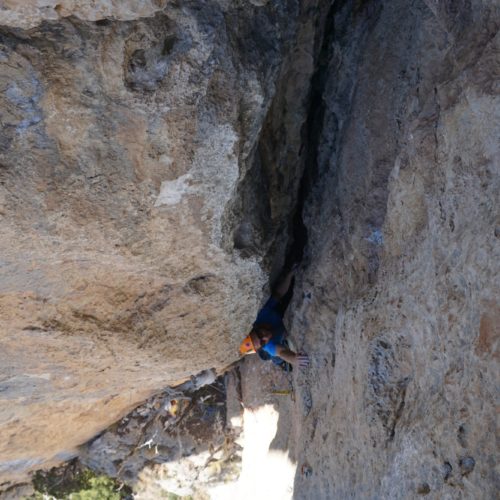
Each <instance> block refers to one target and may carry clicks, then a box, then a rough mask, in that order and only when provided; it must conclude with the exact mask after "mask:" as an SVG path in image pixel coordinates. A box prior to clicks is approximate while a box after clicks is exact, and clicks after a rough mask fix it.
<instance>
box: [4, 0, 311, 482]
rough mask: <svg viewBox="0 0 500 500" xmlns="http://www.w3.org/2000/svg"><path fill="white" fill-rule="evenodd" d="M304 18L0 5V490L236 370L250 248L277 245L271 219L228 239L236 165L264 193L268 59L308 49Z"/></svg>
mask: <svg viewBox="0 0 500 500" xmlns="http://www.w3.org/2000/svg"><path fill="white" fill-rule="evenodd" d="M320 13H321V11H320V9H317V8H316V5H315V2H308V3H305V4H304V5H302V6H299V5H298V4H297V3H296V2H294V1H282V2H247V1H240V2H232V1H231V2H227V1H224V0H221V1H210V2H195V1H192V2H168V4H167V3H166V2H162V1H154V2H131V1H129V2H64V1H63V2H58V3H57V4H54V5H51V4H50V2H29V3H26V2H17V3H16V2H9V4H8V6H4V7H3V8H2V10H1V11H0V25H3V27H2V28H1V29H0V67H1V68H0V121H1V124H2V128H1V132H0V144H1V148H0V228H1V233H2V238H1V239H0V341H1V343H2V349H1V351H0V366H1V373H0V377H1V378H0V457H1V458H0V474H1V476H2V477H3V478H4V479H5V480H7V479H15V478H16V477H20V476H22V475H23V474H24V473H25V472H26V471H27V470H29V469H30V468H33V467H40V466H42V465H44V464H46V463H47V460H49V459H55V460H60V459H64V458H66V457H68V456H71V454H72V453H73V452H74V448H75V446H76V445H78V444H80V443H82V442H84V441H86V440H87V439H89V438H90V437H92V436H94V435H95V434H96V433H97V432H99V431H100V430H102V429H103V428H105V427H107V426H108V425H109V424H111V423H112V422H114V421H116V420H117V419H118V418H119V417H120V416H122V415H123V414H124V413H125V412H126V411H128V410H130V409H131V408H132V407H134V405H136V404H137V403H138V402H139V401H141V400H143V399H145V398H146V397H147V396H148V395H150V394H151V393H152V392H153V391H155V390H158V389H160V388H162V387H163V386H164V385H166V384H171V383H173V382H175V381H179V380H182V379H184V378H186V377H187V376H188V375H189V374H191V373H196V372H198V371H200V370H202V369H205V368H209V367H215V368H221V367H224V366H227V365H229V364H230V363H232V362H233V361H235V360H236V359H237V357H238V353H237V349H238V345H239V342H240V341H241V338H242V337H243V336H244V335H245V334H246V332H247V329H248V327H249V325H250V324H251V322H252V320H253V318H254V315H255V313H256V310H257V308H258V304H259V301H260V300H261V298H262V291H263V288H264V287H265V286H266V284H267V277H266V275H267V272H268V270H269V269H270V267H271V266H272V262H271V260H272V259H270V258H266V255H268V254H269V251H270V250H269V249H270V248H272V247H273V245H277V246H279V247H280V248H284V247H286V241H285V240H286V238H287V231H286V228H285V229H283V227H284V225H283V224H281V223H280V222H279V221H278V218H277V217H273V224H271V225H269V227H268V229H267V230H266V233H265V240H263V241H257V244H253V243H251V244H250V245H247V244H246V243H245V241H246V240H245V238H246V236H245V234H246V233H245V227H250V228H251V227H252V226H251V225H250V226H248V225H247V226H245V224H241V221H243V222H244V221H245V217H244V215H243V212H244V211H245V210H246V208H245V207H242V206H241V205H239V202H238V199H239V192H240V191H241V190H243V189H246V188H243V187H241V186H243V185H244V184H245V182H247V181H245V179H247V178H248V176H249V172H250V170H252V169H253V170H252V172H253V173H252V182H254V183H255V185H267V184H268V181H267V180H266V178H265V176H266V175H267V174H266V171H265V170H262V169H260V168H257V169H255V167H254V165H255V161H256V158H257V156H256V151H257V145H258V142H259V137H260V133H261V130H262V127H263V123H264V120H265V117H266V115H267V114H268V110H269V107H270V106H271V102H272V99H273V97H274V95H275V94H276V89H277V87H278V86H279V85H281V83H280V78H282V77H283V75H282V74H281V72H282V62H283V60H284V59H290V58H291V57H293V54H295V53H297V52H298V51H299V49H298V48H297V47H298V46H303V47H305V50H306V51H307V50H312V49H310V48H309V46H310V45H311V44H312V42H311V40H313V39H314V37H315V36H316V35H315V31H316V28H315V26H316V24H318V25H319V24H321V17H320V16H319V14H320ZM311 23H312V24H311ZM305 25H307V29H305V28H304V26H305ZM301 33H305V34H303V35H301ZM299 35H300V36H299ZM312 70H313V66H312V64H311V63H310V61H309V59H308V58H307V57H306V58H305V62H304V63H302V62H301V63H300V64H299V65H297V66H296V70H295V71H296V72H297V73H298V74H301V75H303V76H302V80H301V82H302V83H303V84H304V87H303V88H302V87H301V88H299V89H298V90H297V92H298V94H297V95H298V97H299V99H301V100H302V101H304V102H305V97H304V96H306V95H307V82H308V75H309V74H310V73H311V72H312ZM302 109H303V112H302V115H299V120H300V116H302V117H304V116H305V114H304V113H305V106H302ZM297 126H298V123H297ZM268 170H269V167H268ZM297 184H298V183H297V182H295V181H294V182H293V183H292V184H291V186H290V187H291V188H292V189H296V188H297ZM273 190H275V187H274V186H271V188H270V189H266V190H265V191H262V192H259V194H258V202H259V203H262V205H263V206H267V205H269V204H270V203H271V201H272V200H273V198H274V197H273ZM287 196H288V198H287V200H286V203H287V205H286V207H282V208H281V209H280V210H281V214H283V213H286V212H287V211H289V210H290V207H292V206H293V204H294V196H293V192H291V193H290V194H288V195H287ZM283 203H284V202H283ZM276 221H278V222H276ZM278 226H279V227H278ZM241 228H243V230H241ZM257 229H258V228H257ZM247 233H248V231H247ZM242 234H243V239H242V237H241V235H242ZM246 239H247V240H248V238H246ZM242 241H243V243H241V242H242Z"/></svg>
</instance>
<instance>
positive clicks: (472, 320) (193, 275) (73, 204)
mask: <svg viewBox="0 0 500 500" xmlns="http://www.w3.org/2000/svg"><path fill="white" fill-rule="evenodd" d="M61 4H62V2H61ZM12 5H14V4H12ZM79 5H82V9H84V8H87V7H85V5H86V4H85V3H80V4H79ZM102 5H104V3H102V4H101V7H102ZM117 5H118V4H117ZM126 5H128V4H126V3H124V4H123V6H124V7H123V8H124V9H127V8H128V7H126ZM130 5H132V3H130ZM144 5H146V4H144ZM156 7H158V8H159V9H160V10H158V12H157V13H156V14H155V15H154V16H153V17H150V18H147V19H141V20H136V21H130V22H124V21H117V20H113V19H108V18H106V19H103V20H102V21H99V22H95V23H94V22H89V21H85V19H90V16H88V14H85V15H83V14H81V15H80V13H78V16H79V17H80V19H76V18H75V17H71V18H68V19H67V20H63V21H58V22H47V21H45V22H43V23H41V24H40V25H39V26H38V27H36V28H33V29H31V30H29V31H22V30H19V29H11V28H5V29H2V32H1V33H2V34H1V44H2V45H1V53H0V64H1V65H2V71H1V72H0V75H1V76H0V88H1V89H2V92H1V96H0V99H1V102H0V110H1V111H0V113H1V118H0V119H1V122H2V131H1V136H0V144H1V153H0V188H1V190H0V197H1V198H0V211H1V222H0V224H1V231H2V235H3V236H4V237H3V238H2V240H1V241H0V252H1V254H0V255H1V258H2V263H1V265H0V278H1V279H0V286H1V291H2V294H1V295H0V301H1V308H0V314H1V318H0V319H1V322H2V323H1V326H0V334H1V335H2V344H3V349H2V351H1V353H0V356H2V357H1V358H0V363H1V365H2V367H6V368H4V369H2V380H1V384H2V385H1V389H2V390H1V392H0V397H1V398H2V406H1V407H0V425H1V427H0V456H1V457H2V458H1V461H0V471H1V472H3V474H4V477H7V478H13V477H15V475H16V474H21V473H22V472H23V471H25V470H27V469H29V468H30V467H34V466H36V464H40V463H42V462H43V461H44V460H47V459H48V458H51V457H53V456H54V455H56V454H57V453H60V452H61V451H64V450H68V451H71V450H72V448H73V447H74V446H75V445H76V444H78V443H80V442H82V441H83V440H85V439H87V438H90V437H91V436H92V435H94V434H95V433H96V432H97V431H98V430H101V429H103V428H104V427H105V426H106V425H107V424H109V423H110V422H112V421H114V420H116V419H117V418H118V417H119V416H120V415H122V414H123V413H124V411H125V410H126V409H127V408H130V407H132V406H133V405H134V404H135V403H136V402H137V401H138V400H140V399H141V398H144V397H145V396H146V395H147V394H149V393H150V392H152V391H154V390H157V389H158V388H160V387H161V386H162V385H163V384H165V383H167V382H172V381H173V380H175V379H181V378H184V377H186V376H187V375H188V374H190V373H194V372H197V371H199V370H202V369H206V368H208V367H211V366H215V367H221V366H223V365H224V364H228V363H229V362H231V361H233V360H234V358H235V355H234V353H235V350H236V348H237V345H238V342H239V340H240V337H241V335H242V332H244V331H245V330H246V327H247V325H248V324H250V323H251V321H252V319H253V317H254V314H255V312H256V309H257V304H258V301H259V299H260V298H261V292H262V287H263V285H264V283H265V281H266V278H265V275H266V273H270V274H271V277H274V276H275V274H276V272H277V270H278V268H279V266H280V265H281V264H282V263H283V261H285V260H286V258H288V259H289V260H291V259H292V258H293V257H300V256H301V255H303V256H304V258H303V261H302V267H301V269H300V272H299V275H298V277H297V278H298V279H297V281H296V285H295V294H294V299H293V302H292V305H291V308H290V311H289V314H288V317H287V323H288V326H289V329H290V332H291V334H292V337H293V339H294V342H295V344H296V345H297V346H298V347H300V348H301V349H304V350H305V351H307V352H309V354H310V356H311V367H310V369H309V371H307V372H306V373H305V374H302V373H298V372H294V378H295V380H294V381H295V392H296V401H295V404H293V405H292V404H290V401H286V402H284V401H283V402H282V403H278V402H277V403H276V405H278V406H279V407H280V409H281V410H282V417H281V418H280V422H279V424H278V431H277V432H278V433H277V436H276V439H275V440H274V442H273V444H272V446H274V447H276V448H281V449H289V450H290V453H291V457H292V458H293V459H295V460H296V462H297V466H298V467H297V475H296V478H295V485H294V496H295V497H296V498H300V499H302V498H311V499H315V500H316V499H321V498H325V499H330V498H342V499H343V498H350V497H352V498H414V497H418V496H420V495H427V496H428V497H429V498H493V497H494V496H495V493H496V492H497V491H498V489H499V478H498V472H497V471H496V469H495V467H496V446H495V433H496V431H497V430H496V420H495V418H496V413H495V398H496V397H497V396H496V395H497V390H498V383H499V382H500V380H499V374H498V358H499V354H498V333H499V332H498V324H499V320H500V311H499V305H498V297H499V292H500V290H499V288H500V280H499V264H498V262H500V258H499V257H500V255H499V250H498V248H499V245H498V238H499V237H500V216H499V213H498V207H499V201H500V200H499V192H500V181H499V164H500V151H499V148H500V146H499V144H500V141H499V137H500V120H499V116H500V103H499V94H500V89H499V87H498V82H499V81H500V68H499V61H500V35H499V33H498V29H499V25H500V6H499V4H498V2H497V1H494V0H490V1H486V0H432V1H431V0H393V1H390V2H389V1H388V0H387V1H376V0H337V1H335V2H333V6H332V8H331V9H329V7H330V3H326V2H318V5H317V4H316V2H313V1H311V2H306V1H304V2H300V3H296V2H293V1H288V2H284V1H283V2H265V1H258V0H255V1H253V2H243V1H241V2H225V1H222V0H221V1H220V2H194V1H193V2H187V3H186V2H179V3H175V2H172V3H169V4H168V5H167V6H166V7H165V9H164V10H162V9H161V5H160V3H156V4H154V3H151V4H149V6H146V8H151V9H153V10H155V9H156ZM102 8H104V7H102ZM11 10H12V9H11ZM97 10H99V9H96V12H97ZM101 10H102V9H101ZM33 12H34V11H33ZM79 12H80V11H79ZM1 14H2V12H0V16H1ZM75 14H76V10H75ZM61 15H63V14H61ZM65 15H66V14H64V16H65ZM121 15H122V14H118V13H116V14H109V15H108V14H107V15H106V17H116V18H118V17H120V16H121ZM123 15H124V16H125V14H123ZM138 15H142V14H138ZM37 16H38V17H37ZM100 16H102V14H99V17H100ZM42 17H43V16H42ZM96 17H97V14H96ZM0 18H1V17H0ZM35 18H36V19H37V20H32V21H29V23H30V24H29V26H33V25H34V24H38V23H39V19H41V17H40V14H36V15H35V14H33V19H35ZM9 19H12V17H8V16H7V17H6V18H5V21H4V24H8V25H11V26H12V22H11V21H9ZM0 22H1V21H0ZM311 76H312V79H311ZM309 89H311V92H309ZM244 373H247V375H248V377H249V383H250V382H252V381H253V383H254V384H259V383H260V380H259V376H260V375H259V373H258V371H252V370H247V371H246V372H244ZM252 374H253V375H252ZM252 376H253V377H255V378H254V379H251V377H252ZM265 402H266V401H262V404H264V403H265ZM58 456H59V457H63V456H64V455H58Z"/></svg>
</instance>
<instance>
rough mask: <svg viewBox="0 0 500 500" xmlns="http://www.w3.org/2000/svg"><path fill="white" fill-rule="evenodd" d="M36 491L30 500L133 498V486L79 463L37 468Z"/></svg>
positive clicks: (113, 499) (109, 499)
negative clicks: (45, 468) (124, 484)
mask: <svg viewBox="0 0 500 500" xmlns="http://www.w3.org/2000/svg"><path fill="white" fill-rule="evenodd" d="M33 486H34V487H35V494H34V495H32V496H31V497H30V499H31V500H47V497H49V498H55V499H57V500H121V499H123V498H131V493H132V492H131V490H130V488H128V487H126V486H123V487H120V484H119V483H118V482H116V481H115V480H114V479H112V478H110V477H107V476H104V475H97V474H95V473H94V472H92V471H91V470H89V469H86V468H83V467H81V466H80V465H79V464H77V463H76V462H75V463H70V464H69V465H67V466H63V467H54V468H53V469H50V470H49V471H38V472H37V473H36V474H35V476H34V478H33Z"/></svg>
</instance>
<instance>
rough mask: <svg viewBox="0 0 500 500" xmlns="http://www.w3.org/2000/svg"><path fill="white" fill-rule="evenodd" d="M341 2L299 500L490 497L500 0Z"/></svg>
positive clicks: (305, 313)
mask: <svg viewBox="0 0 500 500" xmlns="http://www.w3.org/2000/svg"><path fill="white" fill-rule="evenodd" d="M359 4H360V3H359V2H344V3H340V4H339V7H338V8H335V6H334V9H333V10H332V12H331V19H330V26H332V30H331V32H330V37H329V39H327V40H326V41H325V45H324V49H323V54H324V60H327V61H328V64H327V65H326V66H325V67H323V68H321V69H319V70H318V73H317V74H316V76H315V79H316V81H317V82H318V84H319V85H318V87H317V92H318V97H317V99H318V100H319V99H321V100H322V102H323V109H322V110H321V113H318V112H317V111H316V112H317V114H316V121H315V123H314V127H315V133H314V134H313V137H314V138H315V140H314V141H313V142H311V143H310V144H309V147H310V151H309V154H310V155H313V156H314V158H315V161H314V162H313V165H314V171H312V172H311V178H312V188H311V190H310V192H309V195H308V196H307V199H306V202H305V210H304V221H305V224H306V226H307V229H308V236H309V239H308V244H307V249H306V256H307V262H306V263H305V264H304V271H303V274H302V277H301V279H300V285H299V286H298V287H297V288H296V291H295V294H294V303H293V304H292V308H291V311H290V315H289V321H290V323H289V326H290V330H291V332H292V335H293V336H294V338H295V342H296V344H297V345H298V346H299V347H300V348H301V349H303V350H304V351H306V352H308V353H309V355H310V356H311V359H312V363H311V368H310V370H309V371H308V372H307V373H306V374H299V375H297V378H296V384H297V385H298V390H299V393H300V394H299V396H298V399H299V400H300V404H298V405H297V406H296V407H295V408H294V410H293V411H294V422H295V431H292V432H291V433H290V432H289V431H288V433H289V434H290V435H291V436H292V437H291V439H290V441H289V446H290V447H291V448H292V449H293V450H294V456H295V459H296V460H297V463H298V467H299V469H300V466H301V464H304V463H306V464H308V466H309V467H310V469H311V470H312V475H311V476H310V477H308V475H305V474H300V473H297V476H296V479H295V496H296V498H314V499H331V498H401V499H403V498H416V497H418V496H419V495H426V494H428V495H429V497H430V498H492V497H494V496H495V495H496V491H498V476H497V472H496V471H495V463H496V454H497V446H496V444H495V437H494V436H495V434H496V432H497V428H496V411H495V399H496V398H497V397H498V383H499V371H498V360H499V351H498V349H499V346H498V339H499V330H498V324H499V319H500V317H499V303H498V298H499V292H500V289H499V286H500V280H499V262H500V259H499V257H500V252H499V248H500V247H499V237H500V234H499V227H498V221H499V193H500V177H499V170H500V142H499V140H498V139H499V137H500V120H499V117H500V99H499V90H500V89H499V87H498V82H499V75H500V58H499V54H500V34H499V32H498V29H499V26H500V12H499V8H498V3H496V2H481V1H472V2H451V1H436V2H423V1H394V2H365V3H364V5H363V6H360V5H359Z"/></svg>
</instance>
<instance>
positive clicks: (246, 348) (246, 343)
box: [240, 335, 255, 356]
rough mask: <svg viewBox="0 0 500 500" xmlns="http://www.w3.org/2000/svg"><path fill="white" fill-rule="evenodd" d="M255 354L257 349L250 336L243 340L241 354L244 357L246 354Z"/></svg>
mask: <svg viewBox="0 0 500 500" xmlns="http://www.w3.org/2000/svg"><path fill="white" fill-rule="evenodd" d="M253 352H255V347H254V345H253V342H252V337H250V335H248V336H247V337H245V338H244V339H243V342H242V343H241V345H240V354H241V355H242V356H244V355H245V354H252V353H253Z"/></svg>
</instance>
